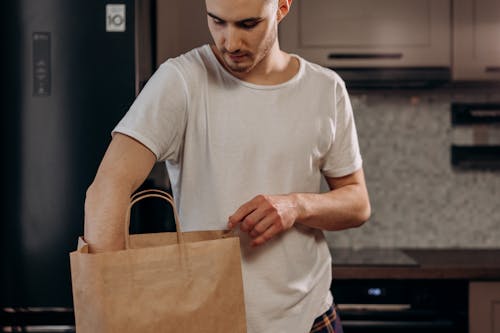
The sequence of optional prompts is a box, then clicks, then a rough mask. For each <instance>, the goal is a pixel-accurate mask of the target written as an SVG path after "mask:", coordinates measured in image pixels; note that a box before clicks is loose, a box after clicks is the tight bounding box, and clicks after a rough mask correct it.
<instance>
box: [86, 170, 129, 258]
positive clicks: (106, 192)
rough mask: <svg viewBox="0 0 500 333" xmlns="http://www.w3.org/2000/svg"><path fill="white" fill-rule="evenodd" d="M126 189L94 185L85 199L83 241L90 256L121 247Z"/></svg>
mask: <svg viewBox="0 0 500 333" xmlns="http://www.w3.org/2000/svg"><path fill="white" fill-rule="evenodd" d="M130 195H131V189H130V187H127V186H123V185H120V183H119V182H113V181H111V180H109V181H103V182H99V181H95V182H94V183H93V184H92V185H91V186H90V187H89V189H88V190H87V196H86V199H85V231H84V238H85V241H86V242H87V243H88V244H89V247H90V251H91V252H103V251H113V250H120V249H123V248H124V247H125V232H124V231H125V215H126V211H127V207H128V204H129V202H130Z"/></svg>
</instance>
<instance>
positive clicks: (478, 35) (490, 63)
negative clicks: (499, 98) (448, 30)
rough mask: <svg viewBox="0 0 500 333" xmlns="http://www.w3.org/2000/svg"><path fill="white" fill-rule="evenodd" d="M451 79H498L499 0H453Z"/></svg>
mask: <svg viewBox="0 0 500 333" xmlns="http://www.w3.org/2000/svg"><path fill="white" fill-rule="evenodd" d="M453 41H454V44H453V78H454V79H455V80H500V1H498V0H453Z"/></svg>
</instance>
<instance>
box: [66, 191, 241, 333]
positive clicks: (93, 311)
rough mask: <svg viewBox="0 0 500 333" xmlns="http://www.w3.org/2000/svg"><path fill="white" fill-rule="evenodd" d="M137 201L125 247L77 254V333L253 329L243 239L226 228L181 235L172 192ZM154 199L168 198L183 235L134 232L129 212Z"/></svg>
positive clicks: (142, 195)
mask: <svg viewBox="0 0 500 333" xmlns="http://www.w3.org/2000/svg"><path fill="white" fill-rule="evenodd" d="M153 192H154V193H151V192H149V193H143V192H141V193H139V194H138V195H136V196H135V197H133V198H132V201H131V204H130V206H129V209H128V213H127V219H126V223H124V224H125V230H126V233H125V234H126V241H125V242H126V249H125V250H122V251H113V252H104V253H92V254H90V253H88V245H87V244H86V243H85V242H84V240H83V238H81V237H80V238H79V240H78V249H77V250H76V251H74V252H71V254H70V262H71V277H72V286H73V302H74V308H75V319H76V331H77V332H78V333H86V332H89V333H90V332H91V333H98V332H119V333H125V332H182V333H189V332H197V333H200V332H216V333H219V332H246V320H245V305H244V300H243V282H242V273H241V257H240V246H239V238H238V237H235V236H234V235H232V234H230V233H228V232H227V231H201V232H186V233H181V232H180V231H179V230H180V228H179V220H178V216H177V212H176V210H175V206H174V203H173V200H172V197H171V196H170V195H168V193H166V192H159V191H156V190H154V191H153ZM148 197H159V198H163V199H165V200H166V201H168V202H169V203H170V204H171V205H172V207H173V209H174V217H175V222H176V226H177V233H175V232H174V233H155V234H138V235H129V233H128V227H129V222H130V209H131V207H132V205H133V204H134V203H136V202H137V201H139V200H142V199H144V198H148Z"/></svg>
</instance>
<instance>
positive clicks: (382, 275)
mask: <svg viewBox="0 0 500 333" xmlns="http://www.w3.org/2000/svg"><path fill="white" fill-rule="evenodd" d="M330 252H331V253H332V258H333V279H334V280H335V279H336V280H352V279H464V280H500V249H392V250H391V249H386V250H384V249H362V250H353V249H339V248H331V249H330ZM371 254H373V255H371Z"/></svg>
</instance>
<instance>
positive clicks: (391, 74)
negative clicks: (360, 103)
mask: <svg viewBox="0 0 500 333" xmlns="http://www.w3.org/2000/svg"><path fill="white" fill-rule="evenodd" d="M331 69H333V70H334V71H335V72H337V73H338V74H339V75H340V76H341V77H342V79H344V81H345V82H346V85H347V86H348V87H349V88H429V87H435V86H439V85H442V84H445V83H448V82H450V80H451V71H450V68H449V67H406V68H405V67H399V68H398V67H394V68H387V67H386V68H377V67H368V68H366V67H365V68H355V67H353V68H343V67H340V68H331Z"/></svg>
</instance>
